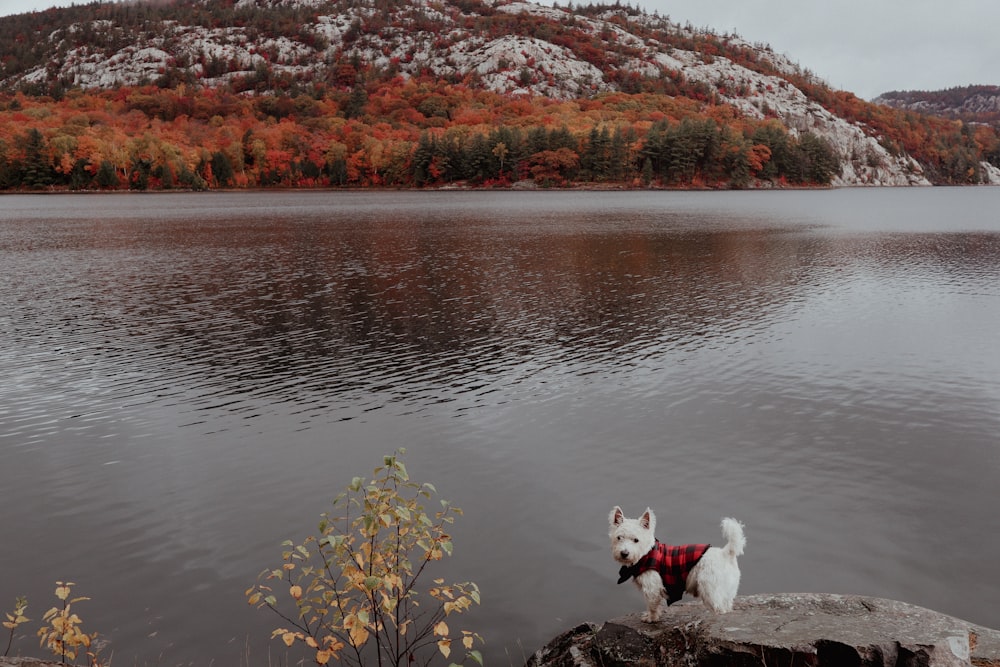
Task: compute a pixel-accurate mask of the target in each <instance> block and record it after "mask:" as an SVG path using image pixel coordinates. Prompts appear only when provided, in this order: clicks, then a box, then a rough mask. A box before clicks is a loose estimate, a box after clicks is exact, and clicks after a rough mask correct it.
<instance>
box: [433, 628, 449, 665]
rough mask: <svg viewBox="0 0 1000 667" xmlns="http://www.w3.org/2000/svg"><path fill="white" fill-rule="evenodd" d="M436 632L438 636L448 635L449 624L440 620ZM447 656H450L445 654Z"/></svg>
mask: <svg viewBox="0 0 1000 667" xmlns="http://www.w3.org/2000/svg"><path fill="white" fill-rule="evenodd" d="M434 634H436V635H437V636H438V637H447V636H448V624H447V623H445V622H444V621H438V624H437V625H435V626H434ZM445 657H446V658H447V657H448V656H447V655H445Z"/></svg>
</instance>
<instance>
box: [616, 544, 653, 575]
mask: <svg viewBox="0 0 1000 667" xmlns="http://www.w3.org/2000/svg"><path fill="white" fill-rule="evenodd" d="M659 545H660V541H659V540H655V541H654V542H653V548H652V549H650V550H649V551H647V552H646V554H645V555H644V556H643V557H642V558H640V559H639V560H637V561H636V562H635V565H622V566H621V568H619V570H618V583H619V584H624V583H625V582H626V581H628V580H629V579H631V578H632V577H638V576H639V575H640V574H642V573H643V570H642V568H641V567H640V565H642V563H643V562H644V561H645V560H646V559H647V558H649V554H651V553H653V552H654V551H656V547H658V546H659Z"/></svg>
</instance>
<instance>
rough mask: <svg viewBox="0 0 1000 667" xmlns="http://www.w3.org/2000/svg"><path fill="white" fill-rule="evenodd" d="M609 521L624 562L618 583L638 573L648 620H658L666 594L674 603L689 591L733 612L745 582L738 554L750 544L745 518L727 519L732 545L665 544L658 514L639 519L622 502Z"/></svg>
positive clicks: (615, 550) (708, 603)
mask: <svg viewBox="0 0 1000 667" xmlns="http://www.w3.org/2000/svg"><path fill="white" fill-rule="evenodd" d="M608 521H609V522H610V524H611V527H610V530H609V534H610V535H611V554H612V555H613V556H614V559H615V560H616V561H618V562H619V563H622V567H621V569H620V570H619V571H618V575H619V577H618V583H619V584H620V583H622V582H625V581H628V580H629V579H630V578H632V577H635V585H636V586H638V587H639V590H640V591H642V595H643V597H644V598H646V613H644V614H643V615H642V620H644V621H646V622H647V623H655V622H657V621H658V620H660V602H661V601H662V599H663V598H664V597H665V598H666V599H667V605H671V604H673V603H674V602H677V601H678V600H680V599H681V596H682V595H683V594H684V593H690V594H691V595H693V596H695V597H697V598H700V599H701V601H702V602H704V603H705V606H706V607H708V608H709V609H711V610H712V611H714V612H716V613H718V614H722V613H725V612H727V611H732V609H733V598H735V597H736V590H737V589H738V588H739V586H740V568H739V565H738V564H737V563H736V558H737V556H741V555H742V554H743V547H744V546H746V538H745V537H744V536H743V524H741V523H740V522H739V521H737V520H736V519H723V520H722V536H723V537H725V538H726V541H727V544H726V546H724V547H722V548H721V549H720V548H718V547H712V546H709V545H707V544H686V545H683V546H670V545H666V544H660V542H659V540H657V539H656V538H655V537H654V530H655V529H656V515H655V514H653V511H652V510H650V509H649V508H646V511H645V512H644V513H643V515H642V516H641V517H639V518H638V519H628V518H626V517H625V514H624V513H623V512H622V508H620V507H617V506H616V507H615V508H614V509H613V510H611V514H610V516H609V517H608Z"/></svg>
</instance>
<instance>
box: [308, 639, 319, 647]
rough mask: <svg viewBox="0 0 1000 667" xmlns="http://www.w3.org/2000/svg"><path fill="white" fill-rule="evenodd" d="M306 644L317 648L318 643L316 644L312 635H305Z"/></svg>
mask: <svg viewBox="0 0 1000 667" xmlns="http://www.w3.org/2000/svg"><path fill="white" fill-rule="evenodd" d="M306 646H308V647H309V648H319V644H317V643H316V640H315V639H313V638H312V637H306Z"/></svg>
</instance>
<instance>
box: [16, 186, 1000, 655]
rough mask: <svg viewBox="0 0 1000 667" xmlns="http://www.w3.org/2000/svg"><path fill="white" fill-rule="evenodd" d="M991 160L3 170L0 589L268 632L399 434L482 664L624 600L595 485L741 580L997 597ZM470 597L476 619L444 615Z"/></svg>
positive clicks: (122, 617)
mask: <svg viewBox="0 0 1000 667" xmlns="http://www.w3.org/2000/svg"><path fill="white" fill-rule="evenodd" d="M998 211H1000V188H992V189H991V188H975V189H972V188H969V189H951V188H933V189H931V188H927V189H877V190H876V189H845V190H824V191H789V192H720V193H710V192H516V193H515V192H398V193H393V192H377V193H372V192H260V193H256V192H247V193H172V194H171V193H163V194H111V195H94V194H92V195H83V194H65V195H52V196H50V195H6V196H2V197H0V267H2V270H0V368H2V375H0V500H2V502H0V568H2V572H3V576H2V577H0V611H10V610H11V608H12V606H13V598H14V596H15V595H18V594H24V595H27V596H28V597H29V605H30V606H29V613H28V616H29V617H31V618H32V619H33V623H31V624H29V625H28V626H26V627H27V628H28V630H27V632H28V633H29V634H30V635H31V636H29V637H26V638H22V639H20V640H19V641H18V642H17V643H16V644H15V651H19V652H21V653H24V654H39V653H40V652H41V651H40V649H38V645H37V640H36V639H35V638H34V631H35V630H36V629H37V627H38V625H39V622H40V619H41V616H42V614H43V612H44V610H45V609H47V608H48V607H50V606H52V605H53V604H54V603H55V597H54V596H53V595H52V590H53V588H54V585H55V581H56V580H63V581H65V580H69V581H73V582H76V588H75V589H74V594H80V595H85V596H88V597H90V598H92V599H91V600H89V601H85V602H80V603H79V604H78V605H77V606H76V607H74V609H75V610H77V611H78V613H79V615H80V616H81V617H82V618H83V621H84V629H85V630H88V631H97V632H99V633H100V634H101V636H102V637H104V638H106V639H108V640H110V642H111V643H110V645H109V647H108V648H107V649H105V651H106V652H111V651H113V654H114V662H115V663H116V664H117V663H119V662H120V663H122V664H126V665H140V666H142V665H178V664H191V665H209V664H216V665H265V664H268V663H269V662H270V661H274V662H280V661H281V660H283V659H284V657H283V656H284V655H285V653H284V646H283V645H282V644H281V643H280V641H277V640H276V641H271V640H270V639H269V635H270V630H271V629H273V628H275V627H278V625H279V619H277V618H276V617H271V616H270V615H269V614H267V613H265V612H264V611H256V610H253V609H250V608H248V606H247V604H246V601H245V598H244V596H243V591H244V590H245V589H246V588H247V587H249V586H250V585H252V584H253V583H254V582H255V581H256V578H257V575H258V573H259V572H260V571H261V570H263V569H264V568H266V567H275V566H277V565H278V564H279V563H280V561H281V555H280V552H281V547H280V543H281V541H282V540H284V539H286V538H293V539H301V538H302V537H304V536H305V535H306V534H309V533H310V532H311V531H312V532H314V531H315V528H316V523H317V520H318V517H319V514H320V513H322V512H324V511H326V510H327V509H328V508H329V501H330V500H331V499H332V498H333V496H335V495H336V494H337V493H339V492H340V491H342V490H343V489H344V487H346V485H347V484H349V483H350V480H351V478H352V477H354V476H356V475H365V476H370V474H371V471H372V469H373V468H374V467H375V466H377V465H379V464H380V463H381V458H382V455H383V454H388V453H391V452H392V451H393V450H395V449H396V448H399V447H405V448H406V449H407V454H406V456H405V461H406V463H407V467H408V468H409V471H410V474H411V476H412V477H413V478H414V479H416V480H418V481H420V482H431V483H433V484H434V485H435V486H436V487H437V489H438V492H439V495H440V496H441V497H443V498H446V499H449V500H451V501H453V502H454V503H455V504H456V505H458V506H459V507H461V508H462V509H463V510H464V511H465V515H464V516H463V517H461V518H459V520H458V521H457V523H456V524H455V526H454V531H453V536H454V542H455V555H454V557H453V558H451V559H447V560H446V561H445V563H444V565H443V566H442V568H441V569H440V570H439V573H440V575H441V576H446V577H447V578H449V579H450V580H456V581H462V580H467V579H471V580H473V581H475V582H477V583H478V584H479V585H480V587H481V589H482V605H481V606H480V607H477V608H475V609H474V610H473V611H472V612H471V613H470V614H468V615H467V616H466V617H465V618H464V619H459V620H456V621H454V623H453V625H458V626H462V627H468V628H470V629H473V630H476V631H478V632H480V633H482V634H483V635H484V636H485V638H486V640H487V643H486V645H485V647H484V652H485V654H486V656H487V660H488V662H489V663H490V664H493V665H508V664H510V665H519V664H522V663H523V660H524V659H525V657H526V656H527V655H529V654H530V653H531V652H533V651H534V650H535V649H537V648H538V647H539V646H540V645H541V644H542V643H544V642H545V641H547V640H548V639H549V638H551V637H552V636H554V635H555V634H557V633H559V632H561V631H562V630H564V629H567V628H569V627H571V626H572V625H575V624H576V623H578V622H580V621H583V620H594V621H601V620H604V619H606V618H610V617H612V616H615V615H619V614H622V613H624V612H629V611H638V610H640V609H641V608H642V605H641V600H640V597H639V595H638V593H637V592H636V591H635V590H634V587H632V586H631V585H630V586H616V585H615V581H616V575H617V570H618V567H617V565H616V564H614V563H613V562H612V561H611V558H610V552H609V549H608V545H607V515H608V512H609V510H610V509H611V507H612V506H613V505H615V504H620V505H621V506H622V507H623V508H624V509H625V511H626V513H627V514H628V515H630V516H636V515H638V513H640V512H641V511H642V510H643V509H644V508H645V507H646V506H647V505H648V506H650V507H652V508H653V509H654V510H655V511H656V512H657V514H658V517H659V522H658V523H659V528H658V537H660V539H662V540H664V541H667V542H674V543H678V542H714V543H716V544H718V543H719V542H720V541H721V535H720V532H719V520H720V519H721V518H722V517H723V516H734V517H736V518H738V519H740V520H741V521H743V522H744V523H745V525H746V534H747V540H748V545H747V550H746V555H745V556H744V557H743V558H742V559H741V567H742V570H743V583H742V586H741V593H759V592H779V591H780V592H811V591H815V592H830V593H858V594H864V595H871V596H879V597H889V598H894V599H899V600H903V601H906V602H910V603H913V604H917V605H921V606H924V607H929V608H932V609H935V610H937V611H941V612H944V613H948V614H952V615H955V616H958V617H961V618H964V619H966V620H969V621H972V622H975V623H979V624H982V625H986V626H990V627H994V628H998V627H1000V577H998V576H997V575H996V572H995V570H994V567H995V563H996V560H997V553H998V552H1000V524H998V518H997V517H998V510H1000V497H998V493H997V480H998V478H1000V435H998V434H1000V351H998V341H1000V215H998ZM461 620H464V621H465V623H464V624H463V623H460V622H459V621H461Z"/></svg>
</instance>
